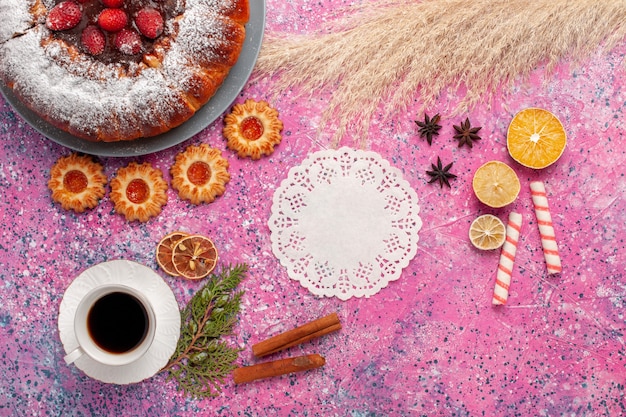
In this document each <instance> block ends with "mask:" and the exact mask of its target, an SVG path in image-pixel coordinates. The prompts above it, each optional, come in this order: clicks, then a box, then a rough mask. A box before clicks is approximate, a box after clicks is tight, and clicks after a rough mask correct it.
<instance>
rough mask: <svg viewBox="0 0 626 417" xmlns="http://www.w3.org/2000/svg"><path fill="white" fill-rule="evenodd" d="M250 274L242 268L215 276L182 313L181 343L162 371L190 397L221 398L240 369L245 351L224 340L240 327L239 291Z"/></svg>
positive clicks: (179, 342)
mask: <svg viewBox="0 0 626 417" xmlns="http://www.w3.org/2000/svg"><path fill="white" fill-rule="evenodd" d="M247 271H248V266H247V265H245V264H238V265H235V266H234V267H231V266H228V267H225V268H222V270H221V271H220V273H219V274H215V273H214V274H212V275H211V276H210V277H209V280H208V282H207V283H206V284H205V285H204V286H203V287H202V288H201V289H199V290H198V291H197V292H196V293H195V294H194V295H193V297H192V298H191V300H189V302H188V303H187V305H186V306H185V308H184V309H183V310H182V311H181V312H180V314H181V334H180V339H179V340H178V345H177V346H176V350H175V351H174V354H173V355H172V357H171V358H170V360H169V362H168V364H167V365H166V366H165V367H164V368H163V369H162V370H163V371H167V372H169V375H168V377H167V380H172V379H173V380H176V382H177V383H178V389H179V390H182V391H183V392H185V393H186V394H188V395H191V396H193V397H196V398H201V397H215V396H217V395H218V394H219V393H220V392H221V390H222V385H223V384H224V382H225V378H226V377H227V376H228V375H230V373H231V372H232V371H233V369H235V367H236V366H235V365H234V363H235V361H236V360H237V358H238V356H239V352H240V351H241V349H240V348H237V347H232V346H230V345H229V344H228V343H226V342H224V341H223V340H220V339H221V337H222V336H225V335H230V334H232V331H233V328H234V326H235V324H236V323H237V315H238V313H239V310H240V306H241V297H242V296H243V291H235V290H236V288H237V287H238V285H239V283H240V282H241V281H242V280H243V279H244V278H245V275H246V272H247Z"/></svg>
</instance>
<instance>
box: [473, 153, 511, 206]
mask: <svg viewBox="0 0 626 417" xmlns="http://www.w3.org/2000/svg"><path fill="white" fill-rule="evenodd" d="M472 188H473V189H474V193H475V194H476V197H478V199H479V200H480V201H481V202H483V203H484V204H486V205H488V206H489V207H495V208H499V207H504V206H506V205H508V204H511V203H512V202H513V201H515V199H516V198H517V195H518V194H519V191H520V188H521V186H520V182H519V178H517V174H516V173H515V171H513V169H512V168H511V167H510V166H508V165H507V164H505V163H504V162H500V161H489V162H487V163H486V164H484V165H482V166H481V167H480V168H478V169H477V170H476V172H475V173H474V179H473V180H472Z"/></svg>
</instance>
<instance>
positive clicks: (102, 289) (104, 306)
mask: <svg viewBox="0 0 626 417" xmlns="http://www.w3.org/2000/svg"><path fill="white" fill-rule="evenodd" d="M155 330H156V315H155V313H154V309H153V307H152V305H151V304H150V301H149V300H148V299H147V298H146V297H145V296H144V295H143V294H142V293H141V291H139V290H136V289H134V288H131V287H128V286H125V285H119V284H115V285H103V286H99V287H96V288H94V289H92V290H91V291H89V292H88V293H87V294H86V295H85V296H84V297H83V298H82V299H81V301H80V302H79V303H78V307H77V308H76V314H75V316H74V332H75V335H76V340H77V341H78V347H77V348H76V349H74V350H73V351H71V352H69V353H68V354H67V355H65V358H64V359H65V362H66V363H67V364H71V363H73V362H74V361H76V360H77V359H78V358H80V357H81V356H83V355H87V356H89V357H91V358H92V359H93V360H95V361H97V362H99V363H101V364H104V365H110V366H120V365H127V364H129V363H132V362H134V361H136V360H138V359H140V358H141V357H142V356H143V355H144V354H145V353H146V352H147V351H148V349H149V348H150V346H151V345H152V342H153V341H154V335H155Z"/></svg>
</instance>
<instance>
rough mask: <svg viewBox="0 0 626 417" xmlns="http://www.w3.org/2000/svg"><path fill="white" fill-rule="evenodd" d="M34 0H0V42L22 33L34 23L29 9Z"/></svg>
mask: <svg viewBox="0 0 626 417" xmlns="http://www.w3.org/2000/svg"><path fill="white" fill-rule="evenodd" d="M33 4H34V1H25V0H22V1H6V0H2V1H0V43H3V42H6V41H7V40H9V39H11V38H12V37H14V36H16V35H19V34H22V33H24V32H25V31H26V30H28V29H29V28H30V27H32V26H33V24H34V21H33V20H34V19H33V16H32V15H31V14H30V12H29V10H30V9H31V8H32V7H33Z"/></svg>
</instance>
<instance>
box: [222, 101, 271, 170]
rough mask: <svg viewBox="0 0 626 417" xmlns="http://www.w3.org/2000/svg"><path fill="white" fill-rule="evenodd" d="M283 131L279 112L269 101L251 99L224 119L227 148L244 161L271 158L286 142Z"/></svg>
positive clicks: (239, 105) (237, 106) (235, 108)
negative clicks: (264, 157)
mask: <svg viewBox="0 0 626 417" xmlns="http://www.w3.org/2000/svg"><path fill="white" fill-rule="evenodd" d="M281 130H283V122H281V121H280V119H279V118H278V110H276V109H274V108H272V107H270V105H269V104H268V103H267V102H266V101H259V102H257V101H254V100H251V99H248V100H246V101H245V102H244V103H243V104H236V105H235V106H233V109H232V111H231V112H230V114H228V115H227V116H226V117H225V118H224V130H223V133H224V137H225V138H226V139H227V140H228V143H227V146H228V148H230V149H231V150H233V151H235V152H237V155H239V156H240V157H242V158H243V157H250V158H252V159H260V158H261V156H263V155H271V154H272V152H274V146H276V145H278V144H279V143H280V141H281V140H282V137H281V135H280V132H281Z"/></svg>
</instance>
